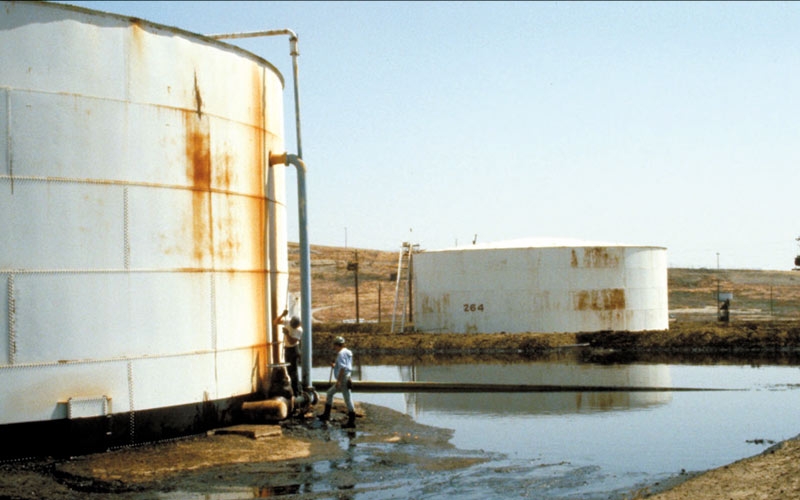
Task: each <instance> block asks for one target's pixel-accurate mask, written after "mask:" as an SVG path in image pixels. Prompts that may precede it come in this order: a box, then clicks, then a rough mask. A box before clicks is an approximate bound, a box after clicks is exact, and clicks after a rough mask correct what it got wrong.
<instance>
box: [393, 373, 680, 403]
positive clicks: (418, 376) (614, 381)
mask: <svg viewBox="0 0 800 500" xmlns="http://www.w3.org/2000/svg"><path fill="white" fill-rule="evenodd" d="M398 370H399V376H400V380H401V381H404V382H411V381H413V382H438V383H453V384H458V383H465V382H469V383H478V384H501V385H552V386H562V387H563V386H571V387H575V386H579V387H614V388H637V389H638V388H644V387H653V388H668V387H670V386H671V385H672V381H671V377H670V369H669V366H668V365H608V366H606V365H576V364H574V363H564V362H541V363H527V364H505V363H495V364H492V363H484V364H479V365H476V364H461V365H445V366H439V365H423V366H413V367H399V368H398ZM520 396H521V395H520V394H514V393H504V392H495V393H479V394H475V393H454V392H450V393H435V394H432V393H412V394H407V395H406V404H407V407H406V412H407V413H409V414H411V415H418V414H419V412H422V411H444V412H453V413H467V414H470V413H481V414H485V415H492V414H502V415H508V414H568V413H581V412H597V411H610V410H626V409H631V408H647V407H650V406H655V405H662V404H666V403H669V402H670V401H671V400H672V393H671V392H665V391H660V392H644V391H638V390H637V391H636V392H626V391H614V392H599V391H588V390H587V391H579V392H571V391H564V392H532V393H526V394H525V395H524V397H520Z"/></svg>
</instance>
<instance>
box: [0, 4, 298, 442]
mask: <svg viewBox="0 0 800 500" xmlns="http://www.w3.org/2000/svg"><path fill="white" fill-rule="evenodd" d="M0 68H2V71H0V207H2V210H0V234H2V235H3V244H2V245H0V336H2V341H0V437H2V438H3V439H2V441H3V442H4V443H5V444H4V446H3V452H2V456H3V457H8V456H14V455H15V454H18V453H25V454H34V453H36V452H37V449H35V446H36V444H37V443H44V444H47V445H52V444H54V443H67V442H70V441H71V444H79V445H86V447H87V448H101V449H106V448H107V447H111V446H114V445H128V444H135V443H140V442H145V441H149V440H151V439H159V438H164V437H170V436H173V435H181V434H185V433H187V432H202V431H204V430H205V429H207V428H209V427H210V426H213V425H220V424H222V423H224V422H226V421H229V420H230V419H231V415H232V413H234V411H235V409H236V408H237V407H238V406H241V402H242V401H243V400H246V399H248V398H251V397H252V396H253V395H254V394H257V393H258V392H259V391H260V390H261V386H262V383H263V382H264V375H265V372H266V371H267V366H268V364H269V363H270V355H271V354H272V352H273V350H272V349H269V348H268V343H269V338H270V335H273V334H274V330H271V328H272V326H271V321H269V320H268V319H269V318H271V317H272V316H273V310H276V309H277V310H282V309H283V308H284V307H286V305H285V304H284V303H283V302H284V301H285V297H286V296H287V293H286V292H287V290H286V287H287V272H288V264H287V259H286V229H285V217H286V214H285V210H284V200H285V197H284V191H285V186H284V171H285V168H283V167H281V168H269V167H268V158H269V154H270V152H277V153H282V152H284V145H283V135H284V134H283V107H282V100H283V77H282V76H281V75H280V74H279V72H278V71H277V70H276V69H275V68H274V67H273V66H272V65H271V64H270V63H268V62H266V61H264V60H263V59H261V58H259V57H257V56H255V55H253V54H251V53H249V52H246V51H243V50H241V49H238V48H235V47H233V46H231V45H228V44H226V43H223V42H218V41H214V40H211V39H209V38H206V37H203V36H201V35H196V34H192V33H188V32H185V31H182V30H179V29H175V28H170V27H166V26H161V25H156V24H152V23H149V22H147V21H143V20H139V19H132V18H129V17H123V16H117V15H113V14H106V13H100V12H96V11H91V10H86V9H80V8H75V7H70V6H65V5H59V4H53V3H38V2H31V3H28V2H2V5H0ZM270 248H272V250H269V249H270ZM282 297H283V298H282ZM237 405H238V406H237ZM27 433H35V434H36V436H37V438H36V439H35V440H21V439H19V438H18V437H19V436H20V435H23V434H27ZM12 436H16V437H12ZM13 443H18V445H19V446H21V447H24V448H19V449H18V448H15V447H14V446H12V444H13Z"/></svg>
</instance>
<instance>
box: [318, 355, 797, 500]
mask: <svg viewBox="0 0 800 500" xmlns="http://www.w3.org/2000/svg"><path fill="white" fill-rule="evenodd" d="M328 373H329V367H317V368H314V369H313V370H312V378H313V379H314V380H327V378H328ZM354 378H355V379H356V380H368V381H386V382H400V381H427V382H445V383H459V382H461V383H463V382H472V383H497V384H556V385H573V386H575V385H581V386H586V385H588V386H591V385H595V386H615V387H630V388H635V389H636V390H635V391H631V392H627V391H614V392H596V391H593V390H586V391H582V392H553V393H461V394H459V393H405V394H403V393H382V394H381V393H366V392H363V393H356V394H355V399H356V400H357V401H363V402H368V403H372V404H376V405H380V406H384V407H388V408H392V409H394V410H396V411H400V412H403V413H406V414H408V415H410V416H412V417H413V418H414V419H415V420H416V421H417V422H419V423H422V424H425V425H431V426H436V427H443V428H448V429H452V430H453V437H452V440H451V442H452V444H453V445H455V446H456V447H457V448H458V449H460V450H467V451H470V452H476V453H478V454H479V455H481V456H484V457H486V458H487V460H486V461H485V462H483V463H480V464H476V465H473V466H471V467H468V468H466V469H463V470H458V471H454V472H452V473H442V474H437V475H431V476H429V477H426V478H425V479H424V480H422V481H421V482H420V483H419V484H416V485H415V487H416V488H417V489H418V490H417V491H416V492H409V495H411V497H417V498H419V497H425V498H449V497H458V498H507V497H529V498H552V499H555V498H587V499H594V498H598V499H599V498H626V497H630V496H632V495H633V493H634V492H635V491H636V490H638V489H640V488H643V487H645V486H647V485H652V484H655V483H660V482H663V481H665V480H667V479H669V478H672V477H675V476H678V475H680V474H682V473H692V472H696V471H703V470H707V469H711V468H715V467H719V466H722V465H724V464H727V463H731V462H734V461H736V460H739V459H741V458H744V457H748V456H752V455H755V454H758V453H760V452H762V451H764V450H765V449H767V448H768V447H769V446H771V445H772V444H774V443H777V442H779V441H782V440H785V439H789V438H792V437H795V436H796V435H798V433H800V426H798V424H797V422H796V419H795V416H796V415H797V414H798V412H800V391H798V389H800V367H798V366H782V365H757V366H754V365H722V364H716V365H691V364H646V363H636V364H593V363H581V362H578V361H574V360H569V359H567V360H559V361H555V362H553V361H549V362H527V363H512V364H509V363H499V362H498V363H491V362H490V363H484V364H481V365H474V364H452V365H415V366H386V365H376V366H371V365H362V366H359V367H358V369H357V373H356V376H355V377H354ZM642 387H654V388H660V389H664V388H679V389H682V390H676V391H664V390H659V391H654V392H647V391H642V390H641V388H642ZM359 497H363V498H384V497H382V496H381V494H380V493H377V492H376V493H375V494H374V495H366V496H359ZM387 498H388V497H387Z"/></svg>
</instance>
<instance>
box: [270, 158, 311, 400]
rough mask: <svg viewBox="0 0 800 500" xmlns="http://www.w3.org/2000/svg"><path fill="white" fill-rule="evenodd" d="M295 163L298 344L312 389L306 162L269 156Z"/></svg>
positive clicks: (272, 160) (306, 383)
mask: <svg viewBox="0 0 800 500" xmlns="http://www.w3.org/2000/svg"><path fill="white" fill-rule="evenodd" d="M281 164H284V165H294V166H295V168H296V169H297V210H298V216H299V219H300V220H299V222H298V225H299V228H298V229H299V232H300V321H301V323H302V325H303V338H302V341H301V343H300V356H301V364H302V365H303V370H302V373H303V376H302V377H301V378H302V382H303V387H304V388H305V389H306V390H308V391H309V392H312V391H313V389H314V387H313V386H312V384H311V352H312V347H313V346H312V340H311V339H312V324H311V247H310V245H309V242H308V214H307V203H306V165H305V163H304V162H303V160H302V159H300V157H299V156H297V155H291V154H287V153H283V154H279V155H270V166H272V165H281Z"/></svg>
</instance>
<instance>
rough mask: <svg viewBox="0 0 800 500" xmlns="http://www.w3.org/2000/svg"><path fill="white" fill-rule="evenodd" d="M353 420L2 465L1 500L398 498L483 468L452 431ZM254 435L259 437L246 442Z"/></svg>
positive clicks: (378, 412) (391, 414)
mask: <svg viewBox="0 0 800 500" xmlns="http://www.w3.org/2000/svg"><path fill="white" fill-rule="evenodd" d="M357 415H358V418H357V428H356V429H343V428H342V427H341V423H342V422H343V421H344V420H346V411H345V409H344V408H343V407H342V405H341V402H340V401H338V400H337V401H336V403H335V404H334V411H333V414H332V420H331V422H329V423H327V424H322V423H321V422H319V421H317V420H316V419H315V416H314V414H313V413H309V414H307V415H305V416H302V417H297V418H293V419H290V420H287V421H284V422H282V423H281V424H280V425H264V426H242V427H241V428H240V429H239V430H241V433H238V432H231V433H229V432H219V431H216V432H213V433H209V435H206V436H195V437H191V438H186V439H181V440H176V441H172V442H168V443H158V444H152V445H144V446H139V447H135V448H127V449H120V450H114V451H110V452H107V453H101V454H95V455H89V456H85V457H76V458H73V459H71V460H37V461H30V462H16V463H7V464H3V465H2V466H0V498H4V499H6V498H8V499H11V498H14V499H40V498H49V499H64V500H66V499H79V498H81V499H85V498H115V499H131V500H143V499H150V498H176V499H177V498H182V499H183V498H198V499H199V498H203V499H208V498H217V497H218V498H261V497H266V496H269V497H272V496H281V495H288V496H290V497H294V498H350V497H354V496H359V495H362V494H366V496H368V497H371V498H400V497H406V496H407V495H408V494H409V493H410V492H413V491H417V490H418V488H419V487H420V485H423V484H430V483H431V481H430V480H429V478H430V477H431V476H436V475H438V474H441V473H442V472H445V471H455V470H459V469H464V468H467V467H470V466H472V465H474V464H476V463H479V462H482V461H484V460H486V458H485V457H483V456H481V455H480V454H476V452H465V451H460V450H456V449H455V448H454V447H453V446H452V445H451V444H450V443H449V440H450V438H451V435H452V434H451V431H449V430H446V429H437V428H433V427H428V426H424V425H419V424H416V423H415V422H414V421H413V420H412V419H411V418H410V417H409V416H407V415H404V414H401V413H398V412H395V411H393V410H390V409H387V408H382V407H378V406H373V405H368V404H358V405H357ZM259 432H260V433H263V434H264V435H265V436H264V437H261V438H258V437H255V436H254V435H253V434H254V433H259ZM426 478H427V479H426ZM418 493H420V495H419V496H425V492H421V491H419V492H418Z"/></svg>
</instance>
